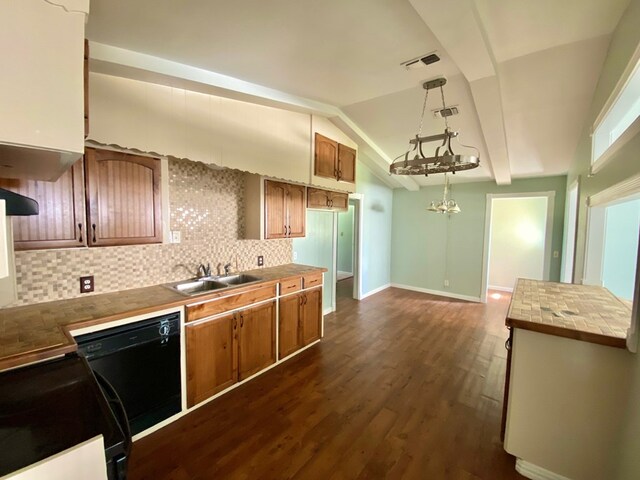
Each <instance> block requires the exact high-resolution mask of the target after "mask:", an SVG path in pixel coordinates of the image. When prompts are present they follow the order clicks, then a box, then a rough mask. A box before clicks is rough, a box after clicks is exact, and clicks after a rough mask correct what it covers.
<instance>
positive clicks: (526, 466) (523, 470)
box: [516, 458, 571, 480]
mask: <svg viewBox="0 0 640 480" xmlns="http://www.w3.org/2000/svg"><path fill="white" fill-rule="evenodd" d="M516 471H517V472H518V473H519V474H520V475H524V476H525V477H527V478H530V479H531V480H571V479H570V478H569V477H565V476H562V475H559V474H557V473H554V472H551V471H549V470H546V469H544V468H542V467H539V466H537V465H534V464H533V463H529V462H526V461H524V460H522V459H521V458H516Z"/></svg>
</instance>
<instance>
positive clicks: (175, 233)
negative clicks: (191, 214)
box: [171, 230, 181, 243]
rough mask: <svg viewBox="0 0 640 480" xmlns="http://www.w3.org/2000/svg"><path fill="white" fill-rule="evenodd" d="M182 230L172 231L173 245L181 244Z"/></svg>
mask: <svg viewBox="0 0 640 480" xmlns="http://www.w3.org/2000/svg"><path fill="white" fill-rule="evenodd" d="M180 240H181V239H180V230H171V243H180Z"/></svg>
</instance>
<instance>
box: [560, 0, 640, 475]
mask: <svg viewBox="0 0 640 480" xmlns="http://www.w3.org/2000/svg"><path fill="white" fill-rule="evenodd" d="M638 25H640V1H638V0H631V2H630V3H629V7H628V8H627V10H626V11H625V12H624V13H623V15H622V18H621V19H620V22H619V24H618V25H617V27H616V29H615V31H614V32H613V35H612V37H611V42H610V44H609V51H608V52H607V58H606V59H605V61H604V65H603V67H602V72H601V75H600V79H599V80H598V85H597V86H596V90H595V92H594V97H593V101H592V103H591V107H590V109H589V114H588V115H587V116H586V118H585V124H584V128H583V131H582V134H581V138H580V141H579V143H578V147H577V149H576V153H575V156H574V159H573V163H572V166H571V169H570V170H569V175H568V182H567V184H568V185H570V184H571V182H573V180H574V179H576V178H578V177H579V178H580V198H579V207H578V209H579V212H578V226H577V234H576V256H575V265H574V272H575V280H576V282H577V283H579V282H580V281H581V280H582V278H583V275H584V257H585V250H586V238H587V208H586V203H585V202H586V198H587V197H588V196H589V195H593V194H594V193H597V192H599V191H601V190H603V189H605V188H607V187H610V186H612V185H614V184H616V183H618V182H621V181H623V180H625V179H628V178H630V177H632V176H635V175H637V174H639V173H640V135H636V136H635V137H634V138H633V139H632V140H631V141H629V142H628V143H627V144H626V145H625V146H624V147H623V148H622V149H621V150H619V151H618V152H617V154H616V155H615V157H614V158H613V159H612V160H611V162H610V163H608V164H607V165H605V166H604V167H603V169H602V170H600V171H599V172H598V173H596V174H595V175H594V176H592V177H589V176H588V174H589V167H590V164H591V138H590V133H591V129H592V127H593V123H594V122H595V120H596V118H597V116H598V115H599V113H600V111H601V110H602V108H603V106H604V104H605V102H606V101H607V99H608V98H609V96H610V95H611V93H612V92H613V90H614V88H615V86H616V84H617V82H618V81H619V80H620V77H621V76H622V74H623V72H624V70H625V68H626V67H627V64H628V63H629V61H630V59H631V58H632V57H633V54H634V52H635V51H636V48H638V46H639V45H640V28H638ZM636 279H637V277H636ZM633 321H635V322H639V321H640V319H638V318H635V319H633ZM629 362H630V364H631V365H630V366H631V372H632V373H631V375H630V377H629V384H630V392H631V393H630V395H629V402H628V403H627V405H620V411H621V413H622V414H623V422H622V424H623V426H624V428H623V432H622V433H621V437H620V444H619V447H618V448H617V451H618V452H619V458H618V459H617V461H616V465H617V467H618V472H615V473H614V472H612V475H611V478H617V479H620V480H627V479H632V478H640V455H638V452H640V435H639V434H638V432H640V355H638V354H630V355H629Z"/></svg>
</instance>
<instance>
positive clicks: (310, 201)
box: [307, 187, 329, 209]
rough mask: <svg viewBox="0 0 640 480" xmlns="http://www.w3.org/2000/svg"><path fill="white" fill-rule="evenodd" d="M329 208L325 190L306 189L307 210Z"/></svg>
mask: <svg viewBox="0 0 640 480" xmlns="http://www.w3.org/2000/svg"><path fill="white" fill-rule="evenodd" d="M328 207H329V198H328V197H327V191H326V190H320V189H319V188H312V187H308V188H307V208H322V209H326V208H328Z"/></svg>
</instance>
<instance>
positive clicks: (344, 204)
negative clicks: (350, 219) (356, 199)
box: [330, 192, 349, 212]
mask: <svg viewBox="0 0 640 480" xmlns="http://www.w3.org/2000/svg"><path fill="white" fill-rule="evenodd" d="M330 202H331V209H332V210H334V211H336V212H338V211H341V212H346V211H347V210H348V209H349V195H348V194H347V193H337V192H332V193H331V197H330Z"/></svg>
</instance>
